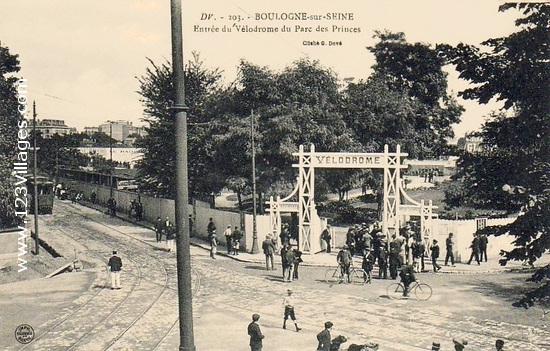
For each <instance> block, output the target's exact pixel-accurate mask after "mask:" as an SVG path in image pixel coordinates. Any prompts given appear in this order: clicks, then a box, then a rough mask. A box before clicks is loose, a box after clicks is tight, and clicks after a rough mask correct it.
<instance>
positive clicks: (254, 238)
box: [250, 110, 260, 254]
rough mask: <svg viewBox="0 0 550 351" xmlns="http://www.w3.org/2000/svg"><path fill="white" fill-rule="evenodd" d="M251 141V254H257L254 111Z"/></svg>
mask: <svg viewBox="0 0 550 351" xmlns="http://www.w3.org/2000/svg"><path fill="white" fill-rule="evenodd" d="M250 139H251V145H252V206H253V209H252V251H251V252H250V253H253V254H257V253H258V252H260V250H259V248H258V228H257V224H256V215H257V214H256V207H257V204H256V149H255V146H254V110H252V111H251V112H250Z"/></svg>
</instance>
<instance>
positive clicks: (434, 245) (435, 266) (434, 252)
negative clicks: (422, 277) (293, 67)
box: [430, 239, 441, 273]
mask: <svg viewBox="0 0 550 351" xmlns="http://www.w3.org/2000/svg"><path fill="white" fill-rule="evenodd" d="M430 251H431V252H432V255H431V256H432V266H433V269H434V273H436V272H438V271H439V270H440V269H441V266H440V265H438V264H437V259H438V258H439V245H438V244H437V240H435V239H434V240H433V243H432V246H430Z"/></svg>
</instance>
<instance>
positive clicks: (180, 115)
mask: <svg viewBox="0 0 550 351" xmlns="http://www.w3.org/2000/svg"><path fill="white" fill-rule="evenodd" d="M170 14H171V23H172V68H173V70H174V86H175V88H176V96H175V100H174V106H173V109H174V112H175V116H174V120H175V126H176V231H177V234H176V261H177V273H178V306H179V320H180V346H179V350H180V351H195V350H196V349H195V342H194V337H193V301H192V300H193V295H192V286H191V258H190V255H191V253H190V248H189V241H190V240H189V222H188V221H189V209H188V202H189V194H188V191H189V190H188V186H189V185H188V175H187V110H188V107H187V106H186V105H185V82H184V70H183V33H182V32H183V28H182V18H181V0H170Z"/></svg>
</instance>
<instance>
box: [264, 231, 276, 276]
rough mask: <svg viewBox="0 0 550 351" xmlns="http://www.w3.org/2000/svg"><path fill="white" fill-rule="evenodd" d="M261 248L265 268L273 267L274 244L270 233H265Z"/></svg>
mask: <svg viewBox="0 0 550 351" xmlns="http://www.w3.org/2000/svg"><path fill="white" fill-rule="evenodd" d="M262 250H263V251H264V255H265V269H266V270H270V269H275V266H274V258H273V257H274V256H273V255H274V254H275V244H274V242H273V239H272V238H271V234H267V236H266V238H265V240H264V242H263V243H262Z"/></svg>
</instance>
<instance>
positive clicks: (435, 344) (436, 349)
mask: <svg viewBox="0 0 550 351" xmlns="http://www.w3.org/2000/svg"><path fill="white" fill-rule="evenodd" d="M440 349H441V345H440V344H439V343H438V342H435V341H434V342H432V351H439V350H440Z"/></svg>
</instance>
